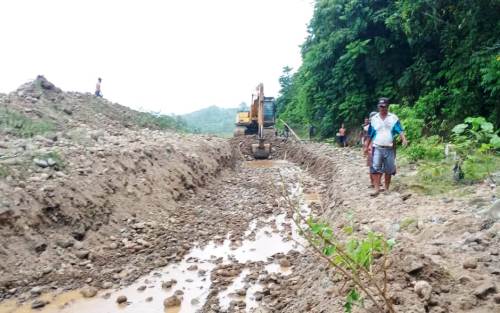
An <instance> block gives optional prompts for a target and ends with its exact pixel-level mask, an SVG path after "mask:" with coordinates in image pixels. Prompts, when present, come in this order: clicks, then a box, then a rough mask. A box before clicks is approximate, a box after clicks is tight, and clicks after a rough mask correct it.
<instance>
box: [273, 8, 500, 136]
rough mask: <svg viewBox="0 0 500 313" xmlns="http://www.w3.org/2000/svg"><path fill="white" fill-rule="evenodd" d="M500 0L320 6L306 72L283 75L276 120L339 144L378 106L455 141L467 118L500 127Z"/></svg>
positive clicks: (307, 45) (305, 49)
mask: <svg viewBox="0 0 500 313" xmlns="http://www.w3.org/2000/svg"><path fill="white" fill-rule="evenodd" d="M499 12H500V1H499V0H458V1H457V0H396V1H394V0H317V1H316V3H315V8H314V14H313V17H312V19H311V21H310V24H309V36H308V37H307V39H306V40H305V42H304V43H303V45H302V59H303V63H302V65H301V67H300V68H299V69H298V70H297V71H296V72H295V73H294V74H292V73H291V69H290V68H288V67H285V68H284V71H283V75H282V77H281V78H280V83H281V95H280V97H279V98H278V99H277V104H278V114H280V116H281V118H283V119H285V120H286V121H289V122H292V123H314V124H315V125H316V126H317V129H318V130H319V132H320V135H321V136H324V137H326V136H331V135H333V134H334V133H335V132H336V129H337V128H338V127H339V126H340V124H341V123H342V122H345V123H346V125H348V126H351V127H353V126H356V127H357V125H359V124H361V123H362V121H363V118H364V117H365V116H367V115H368V114H369V112H370V111H373V110H374V109H376V103H377V99H378V98H379V97H388V98H390V99H391V103H396V104H400V106H401V107H402V108H408V109H411V112H412V117H413V118H414V119H416V120H419V121H422V123H423V125H425V127H424V131H427V132H429V133H430V132H432V133H439V134H447V133H449V132H450V130H451V128H452V127H453V125H455V124H456V123H459V122H461V121H463V120H464V118H465V117H466V116H477V115H481V116H484V117H486V118H487V119H488V120H489V121H490V122H492V123H493V124H494V125H495V126H496V127H497V128H498V127H499V126H500V18H499V17H500V16H499Z"/></svg>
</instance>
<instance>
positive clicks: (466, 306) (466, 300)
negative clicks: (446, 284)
mask: <svg viewBox="0 0 500 313" xmlns="http://www.w3.org/2000/svg"><path fill="white" fill-rule="evenodd" d="M459 303H460V308H461V309H462V310H466V311H469V310H472V308H474V307H475V306H476V305H477V298H475V297H472V296H465V297H462V298H460V300H459Z"/></svg>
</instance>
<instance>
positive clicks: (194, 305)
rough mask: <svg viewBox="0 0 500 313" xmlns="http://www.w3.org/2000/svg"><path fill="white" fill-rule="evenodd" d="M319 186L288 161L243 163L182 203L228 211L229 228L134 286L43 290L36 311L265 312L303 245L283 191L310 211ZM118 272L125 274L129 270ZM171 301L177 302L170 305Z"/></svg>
mask: <svg viewBox="0 0 500 313" xmlns="http://www.w3.org/2000/svg"><path fill="white" fill-rule="evenodd" d="M316 184H317V182H316V181H315V180H314V179H312V178H311V177H310V176H308V175H307V174H306V173H305V172H303V171H302V170H301V169H300V167H299V166H297V165H295V164H294V163H291V162H288V161H286V160H260V161H257V160H252V161H244V162H242V164H241V165H240V166H239V167H238V168H237V169H236V170H235V171H228V172H226V173H224V174H223V175H222V177H221V178H219V179H217V183H214V185H213V186H212V188H209V189H208V190H207V193H205V194H200V195H195V196H193V197H192V198H191V199H189V200H187V201H186V202H184V203H183V204H182V205H181V207H180V209H182V208H184V207H186V206H193V207H196V208H197V209H198V210H206V211H210V212H212V213H211V214H213V215H217V214H223V217H222V219H227V220H226V226H227V225H229V227H228V228H225V227H222V229H227V230H228V231H227V233H226V234H224V235H222V234H220V232H218V233H219V234H220V235H212V236H211V238H209V240H197V239H196V237H193V239H192V241H193V242H192V247H191V248H190V249H189V250H188V251H187V252H186V253H185V254H184V255H183V256H182V258H180V257H177V259H176V260H175V262H171V263H169V264H168V265H167V266H165V267H160V268H156V269H154V270H153V271H151V272H149V273H147V274H145V275H143V276H140V277H139V278H138V279H136V280H135V282H133V283H131V284H129V285H124V284H119V285H117V284H114V285H113V287H112V288H110V289H100V290H98V292H97V294H96V295H92V296H91V297H88V295H87V297H84V296H83V294H84V293H85V292H82V290H87V291H88V289H89V288H90V286H92V285H93V284H92V282H91V280H90V279H89V280H88V284H87V286H85V287H83V288H81V289H78V290H68V291H64V290H61V289H57V288H50V289H45V290H44V292H42V293H41V295H40V296H39V297H37V300H36V301H39V302H42V303H44V305H43V306H42V307H41V308H38V309H35V311H36V312H45V313H52V312H61V313H80V312H81V313H83V312H103V313H104V312H137V313H139V312H140V313H145V312H151V313H152V312H163V311H164V312H184V313H187V312H267V311H266V308H268V307H269V306H271V307H272V306H273V305H275V303H271V299H270V297H266V295H269V294H270V293H272V292H274V291H273V290H272V288H273V282H274V285H276V284H275V282H276V280H279V279H281V278H283V277H286V276H288V275H290V274H292V273H293V272H294V259H295V258H296V256H297V255H299V254H300V253H301V252H302V251H303V249H304V246H303V244H304V241H303V239H302V238H301V236H300V234H299V230H298V226H297V225H296V224H295V223H294V222H293V220H292V216H293V214H296V213H293V209H292V208H290V207H289V205H288V204H287V203H286V201H285V199H284V197H283V192H286V193H287V194H288V196H289V197H290V198H292V199H294V201H296V203H297V206H298V209H299V211H300V213H301V214H302V215H304V216H307V215H309V214H310V213H311V212H312V210H313V209H314V208H317V207H319V195H318V193H317V192H318V190H317V189H316ZM285 190H286V191H285ZM180 216H181V217H182V214H181V215H180ZM295 217H296V216H295ZM187 218H189V217H187ZM213 218H218V219H220V218H221V216H213ZM189 222H190V221H189V220H187V221H186V223H189ZM214 226H215V227H217V225H214ZM188 237H189V235H188ZM111 262H112V260H111ZM117 273H118V275H120V274H123V275H126V274H124V273H126V271H124V272H121V271H117ZM270 287H271V290H270ZM96 291H97V289H96ZM123 296H125V297H126V301H124V302H123V303H120V304H118V303H117V299H118V298H119V297H123ZM273 298H274V299H275V298H276V297H273ZM166 299H170V302H171V303H170V304H168V305H166V304H165V303H164V302H165V301H166ZM178 300H179V301H178ZM33 303H34V302H25V303H24V304H20V303H18V301H16V299H11V300H7V301H4V302H2V303H0V312H1V313H21V312H32V311H34V310H33V309H32V307H33Z"/></svg>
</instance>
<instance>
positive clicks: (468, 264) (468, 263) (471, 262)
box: [462, 258, 477, 269]
mask: <svg viewBox="0 0 500 313" xmlns="http://www.w3.org/2000/svg"><path fill="white" fill-rule="evenodd" d="M462 266H463V267H464V268H465V269H475V268H477V259H475V258H469V259H466V260H465V261H464V263H463V264H462Z"/></svg>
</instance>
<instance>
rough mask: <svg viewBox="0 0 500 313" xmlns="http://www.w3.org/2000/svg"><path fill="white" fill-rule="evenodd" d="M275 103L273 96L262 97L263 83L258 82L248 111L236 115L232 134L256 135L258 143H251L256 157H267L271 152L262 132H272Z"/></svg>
mask: <svg viewBox="0 0 500 313" xmlns="http://www.w3.org/2000/svg"><path fill="white" fill-rule="evenodd" d="M275 115H276V104H275V101H274V98H273V97H264V84H262V83H260V84H259V85H258V86H257V88H255V94H252V102H251V105H250V109H249V110H248V111H240V112H238V113H237V115H236V128H235V130H234V136H235V137H237V136H243V135H257V140H258V143H256V144H252V153H253V156H254V158H256V159H267V158H268V157H269V155H270V154H271V144H270V143H265V138H264V132H265V133H273V134H274V124H275V122H276V118H275Z"/></svg>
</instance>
